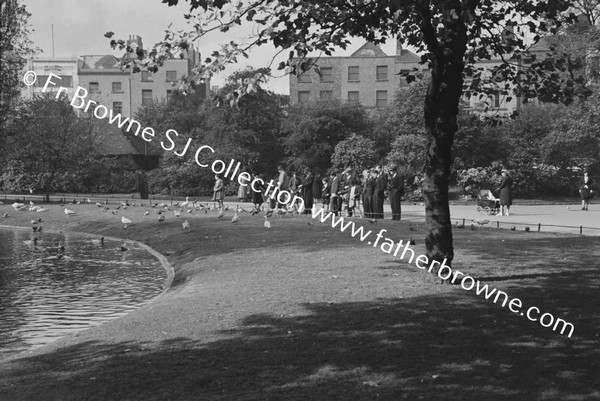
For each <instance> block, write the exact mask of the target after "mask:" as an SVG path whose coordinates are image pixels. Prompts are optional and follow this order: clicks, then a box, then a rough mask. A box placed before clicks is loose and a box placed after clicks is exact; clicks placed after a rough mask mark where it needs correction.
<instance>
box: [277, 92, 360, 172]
mask: <svg viewBox="0 0 600 401" xmlns="http://www.w3.org/2000/svg"><path fill="white" fill-rule="evenodd" d="M370 129H371V122H370V120H369V117H368V116H367V114H366V112H365V110H364V109H363V107H362V106H360V105H358V104H352V103H342V102H340V101H339V100H320V101H317V102H311V103H302V104H295V105H292V106H290V107H289V109H288V110H287V117H286V118H285V119H284V120H283V122H282V144H283V148H284V151H285V155H286V158H285V160H286V162H287V164H288V165H289V166H290V167H291V168H293V169H298V170H299V169H303V168H305V167H308V168H310V169H313V170H315V171H318V172H319V173H323V172H325V171H326V170H327V169H328V168H329V166H330V162H331V160H332V156H333V154H334V150H335V146H336V145H337V144H338V143H339V142H341V141H344V140H345V139H347V138H349V137H350V135H352V134H353V133H354V134H357V135H365V136H367V135H368V132H369V131H370Z"/></svg>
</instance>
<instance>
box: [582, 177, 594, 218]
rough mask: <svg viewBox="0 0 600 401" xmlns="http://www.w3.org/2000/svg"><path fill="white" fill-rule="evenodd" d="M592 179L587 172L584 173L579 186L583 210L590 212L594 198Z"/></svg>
mask: <svg viewBox="0 0 600 401" xmlns="http://www.w3.org/2000/svg"><path fill="white" fill-rule="evenodd" d="M593 192H594V190H593V189H592V179H591V178H590V176H589V174H588V172H587V171H584V172H583V178H582V179H581V183H580V184H579V196H581V210H588V206H589V205H590V198H591V197H592V193H593Z"/></svg>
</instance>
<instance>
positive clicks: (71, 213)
mask: <svg viewBox="0 0 600 401" xmlns="http://www.w3.org/2000/svg"><path fill="white" fill-rule="evenodd" d="M65 214H66V215H67V216H75V215H76V214H77V213H75V212H74V211H72V210H71V209H67V208H65Z"/></svg>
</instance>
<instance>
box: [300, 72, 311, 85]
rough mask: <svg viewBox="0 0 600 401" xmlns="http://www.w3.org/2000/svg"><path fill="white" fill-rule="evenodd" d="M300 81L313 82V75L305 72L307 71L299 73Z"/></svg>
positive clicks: (304, 82)
mask: <svg viewBox="0 0 600 401" xmlns="http://www.w3.org/2000/svg"><path fill="white" fill-rule="evenodd" d="M298 82H300V83H303V84H309V83H311V82H312V77H311V76H310V73H309V72H305V73H302V74H301V75H298Z"/></svg>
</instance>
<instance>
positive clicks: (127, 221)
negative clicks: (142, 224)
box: [121, 216, 133, 228]
mask: <svg viewBox="0 0 600 401" xmlns="http://www.w3.org/2000/svg"><path fill="white" fill-rule="evenodd" d="M121 223H123V224H125V228H127V225H128V224H133V221H131V220H129V219H128V218H127V217H125V216H121Z"/></svg>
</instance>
